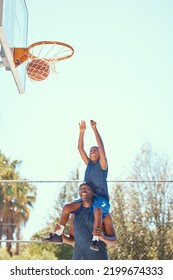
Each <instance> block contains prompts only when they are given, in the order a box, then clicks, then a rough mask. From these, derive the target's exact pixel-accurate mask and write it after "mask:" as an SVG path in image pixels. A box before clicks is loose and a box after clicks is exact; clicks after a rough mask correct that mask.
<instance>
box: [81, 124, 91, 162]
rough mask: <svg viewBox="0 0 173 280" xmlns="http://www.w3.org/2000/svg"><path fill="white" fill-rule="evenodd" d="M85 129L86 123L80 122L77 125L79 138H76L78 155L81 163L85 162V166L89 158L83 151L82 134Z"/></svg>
mask: <svg viewBox="0 0 173 280" xmlns="http://www.w3.org/2000/svg"><path fill="white" fill-rule="evenodd" d="M85 129H86V123H85V121H81V123H79V138H78V150H79V153H80V155H81V158H82V159H83V161H84V162H85V164H86V165H87V164H88V162H89V158H88V156H87V154H86V152H85V150H84V133H85Z"/></svg>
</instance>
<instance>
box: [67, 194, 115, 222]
mask: <svg viewBox="0 0 173 280" xmlns="http://www.w3.org/2000/svg"><path fill="white" fill-rule="evenodd" d="M73 202H82V199H81V198H78V199H75V200H74V201H73ZM81 206H82V205H81ZM80 208H81V207H79V208H78V209H77V210H76V211H74V212H71V213H72V214H73V213H76V212H77V211H79V209H80ZM95 208H101V209H102V216H103V218H105V217H106V214H108V213H109V209H110V204H109V202H108V201H107V200H106V199H105V198H103V197H102V196H99V195H96V196H94V199H93V203H92V205H91V207H90V211H91V212H93V211H94V209H95Z"/></svg>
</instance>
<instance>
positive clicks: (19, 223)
mask: <svg viewBox="0 0 173 280" xmlns="http://www.w3.org/2000/svg"><path fill="white" fill-rule="evenodd" d="M20 164H21V162H20V161H17V160H15V161H12V162H10V159H7V158H6V157H5V156H4V155H3V154H2V153H0V168H1V173H0V180H4V181H6V182H1V183H0V221H1V222H0V239H2V236H3V235H4V236H5V237H6V239H8V240H12V239H13V238H14V235H16V238H17V239H20V231H21V227H23V226H24V225H25V224H26V222H27V220H28V218H29V215H30V207H33V204H34V202H35V200H36V188H35V187H34V186H33V185H32V184H30V183H28V182H26V183H25V182H20V183H14V182H8V180H15V181H16V180H20V175H19V173H18V172H17V171H16V169H17V168H18V167H19V165H20ZM6 249H7V252H8V253H9V254H10V255H11V254H12V253H11V250H12V245H11V243H10V242H8V243H6ZM16 254H19V244H18V243H16Z"/></svg>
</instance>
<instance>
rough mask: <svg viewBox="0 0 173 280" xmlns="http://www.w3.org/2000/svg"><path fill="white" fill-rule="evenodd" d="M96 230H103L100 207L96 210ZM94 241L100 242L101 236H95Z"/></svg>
mask: <svg viewBox="0 0 173 280" xmlns="http://www.w3.org/2000/svg"><path fill="white" fill-rule="evenodd" d="M96 228H99V229H101V228H102V209H101V208H100V207H96V208H95V209H94V230H95V229H96ZM92 240H93V241H94V240H97V241H99V236H97V235H93V239H92Z"/></svg>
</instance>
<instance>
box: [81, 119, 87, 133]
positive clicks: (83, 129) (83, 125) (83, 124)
mask: <svg viewBox="0 0 173 280" xmlns="http://www.w3.org/2000/svg"><path fill="white" fill-rule="evenodd" d="M79 129H80V131H81V132H83V131H85V129H86V122H85V121H81V122H80V123H79Z"/></svg>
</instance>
